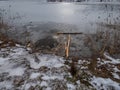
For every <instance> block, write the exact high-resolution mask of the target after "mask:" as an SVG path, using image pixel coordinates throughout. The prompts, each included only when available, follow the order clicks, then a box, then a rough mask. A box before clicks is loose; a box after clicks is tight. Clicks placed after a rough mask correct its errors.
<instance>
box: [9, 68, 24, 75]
mask: <svg viewBox="0 0 120 90" xmlns="http://www.w3.org/2000/svg"><path fill="white" fill-rule="evenodd" d="M23 74H24V68H21V67H18V68H14V69H12V70H10V71H9V75H10V76H15V75H16V76H22V75H23Z"/></svg>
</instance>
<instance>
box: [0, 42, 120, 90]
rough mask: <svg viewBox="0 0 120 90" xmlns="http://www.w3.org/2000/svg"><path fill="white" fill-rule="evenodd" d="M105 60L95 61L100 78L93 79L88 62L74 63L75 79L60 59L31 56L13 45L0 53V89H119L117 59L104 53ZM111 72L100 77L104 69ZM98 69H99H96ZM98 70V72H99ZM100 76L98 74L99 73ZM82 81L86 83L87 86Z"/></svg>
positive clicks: (118, 63)
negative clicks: (76, 71) (76, 69)
mask: <svg viewBox="0 0 120 90" xmlns="http://www.w3.org/2000/svg"><path fill="white" fill-rule="evenodd" d="M104 56H105V57H106V59H100V58H98V64H97V67H98V71H100V70H101V71H102V70H103V71H102V73H103V76H94V75H92V73H91V72H90V71H89V69H88V67H86V65H87V64H89V63H90V62H89V61H88V60H78V64H76V67H77V68H78V76H77V77H76V78H77V79H75V77H73V76H72V75H71V73H70V65H67V64H65V62H66V60H65V59H64V58H63V57H59V56H55V55H51V54H42V53H33V54H30V53H29V51H27V49H26V48H25V47H24V46H21V45H18V44H16V46H14V47H9V46H8V47H6V48H1V50H0V90H3V89H4V90H16V89H17V90H31V89H33V90H40V89H41V90H81V89H82V90H93V88H95V89H97V90H100V89H104V90H119V88H120V84H119V82H120V66H119V65H120V59H114V58H112V57H110V56H109V55H108V54H107V53H105V54H104ZM102 65H106V66H105V67H104V66H103V68H105V69H107V70H108V71H109V72H110V73H112V75H113V78H111V77H109V75H108V76H107V77H106V76H105V78H104V73H106V72H107V71H106V72H105V71H104V69H102V67H101V66H102ZM100 67H101V68H100ZM101 71H100V72H101ZM101 75H102V74H101ZM84 80H85V81H86V80H87V81H86V82H88V83H89V84H90V86H87V84H86V83H84V82H82V81H84Z"/></svg>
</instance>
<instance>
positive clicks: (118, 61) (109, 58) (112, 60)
mask: <svg viewBox="0 0 120 90" xmlns="http://www.w3.org/2000/svg"><path fill="white" fill-rule="evenodd" d="M104 56H105V58H106V59H108V60H110V61H104V63H112V64H120V59H114V58H112V57H110V56H109V55H108V54H107V53H104Z"/></svg>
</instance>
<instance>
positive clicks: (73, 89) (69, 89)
mask: <svg viewBox="0 0 120 90" xmlns="http://www.w3.org/2000/svg"><path fill="white" fill-rule="evenodd" d="M67 87H68V90H75V86H74V85H73V84H67Z"/></svg>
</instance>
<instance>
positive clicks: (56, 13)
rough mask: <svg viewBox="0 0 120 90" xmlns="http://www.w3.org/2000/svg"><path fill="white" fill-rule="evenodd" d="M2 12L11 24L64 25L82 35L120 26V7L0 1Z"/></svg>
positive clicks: (116, 5) (95, 4)
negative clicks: (76, 29)
mask: <svg viewBox="0 0 120 90" xmlns="http://www.w3.org/2000/svg"><path fill="white" fill-rule="evenodd" d="M0 8H1V9H5V10H6V11H7V15H5V16H8V18H10V17H16V19H14V20H11V21H10V20H9V23H14V24H16V23H18V24H20V23H29V22H33V23H34V22H37V23H51V22H52V23H57V24H58V23H64V24H69V25H73V26H75V27H76V28H78V29H79V30H80V31H88V32H92V31H94V30H96V29H97V28H98V27H96V24H99V23H105V24H119V23H120V22H119V21H120V20H119V18H120V4H119V3H110V4H109V3H107V4H105V3H101V4H99V3H93V4H91V3H88V4H86V3H83V4H80V3H45V2H38V1H0Z"/></svg>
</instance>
